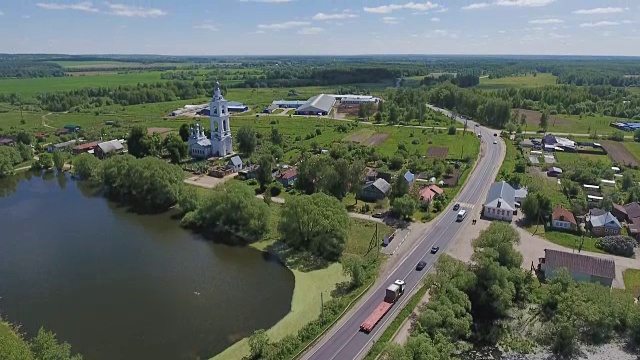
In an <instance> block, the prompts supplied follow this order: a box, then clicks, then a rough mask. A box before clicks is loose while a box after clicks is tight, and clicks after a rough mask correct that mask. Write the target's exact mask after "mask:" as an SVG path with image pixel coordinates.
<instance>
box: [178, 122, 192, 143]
mask: <svg viewBox="0 0 640 360" xmlns="http://www.w3.org/2000/svg"><path fill="white" fill-rule="evenodd" d="M189 132H190V129H189V124H182V125H180V130H179V132H178V133H179V134H180V138H181V139H182V141H189V136H190V135H191V134H190V133H189Z"/></svg>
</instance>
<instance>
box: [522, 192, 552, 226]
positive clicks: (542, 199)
mask: <svg viewBox="0 0 640 360" xmlns="http://www.w3.org/2000/svg"><path fill="white" fill-rule="evenodd" d="M552 211H553V209H552V204H551V199H549V197H548V196H547V195H545V194H543V193H539V192H538V193H532V194H529V196H527V197H526V198H525V199H524V201H523V202H522V213H523V214H524V216H525V217H526V218H527V220H529V221H531V222H532V223H536V222H538V221H539V220H542V221H543V222H544V221H546V219H547V217H548V216H549V215H550V214H551V212H552Z"/></svg>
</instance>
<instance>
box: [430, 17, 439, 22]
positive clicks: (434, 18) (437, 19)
mask: <svg viewBox="0 0 640 360" xmlns="http://www.w3.org/2000/svg"><path fill="white" fill-rule="evenodd" d="M431 21H433V22H438V21H440V18H437V17H432V18H431Z"/></svg>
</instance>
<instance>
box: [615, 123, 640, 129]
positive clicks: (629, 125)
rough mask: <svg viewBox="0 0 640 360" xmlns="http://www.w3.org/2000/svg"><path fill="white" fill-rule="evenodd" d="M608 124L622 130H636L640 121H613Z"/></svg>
mask: <svg viewBox="0 0 640 360" xmlns="http://www.w3.org/2000/svg"><path fill="white" fill-rule="evenodd" d="M610 125H611V126H612V127H614V128H617V129H620V130H622V131H636V130H638V129H640V123H637V122H614V123H611V124H610Z"/></svg>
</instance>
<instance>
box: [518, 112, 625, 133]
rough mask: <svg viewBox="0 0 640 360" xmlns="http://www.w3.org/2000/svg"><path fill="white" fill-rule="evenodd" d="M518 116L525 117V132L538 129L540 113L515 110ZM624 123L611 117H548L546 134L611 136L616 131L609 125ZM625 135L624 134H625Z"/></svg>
mask: <svg viewBox="0 0 640 360" xmlns="http://www.w3.org/2000/svg"><path fill="white" fill-rule="evenodd" d="M517 110H518V111H519V112H520V114H525V115H526V116H527V126H526V129H523V131H524V130H526V131H536V130H538V129H540V117H541V116H542V113H541V112H539V111H534V110H525V109H517ZM616 121H624V119H619V118H615V117H612V116H584V117H582V118H580V117H579V116H573V115H550V116H549V127H548V128H547V132H550V133H553V132H558V133H573V134H593V133H594V132H595V133H596V134H598V135H603V134H611V133H613V132H615V131H616V130H617V129H615V128H613V127H611V126H609V124H610V123H612V122H616ZM625 135H626V134H625Z"/></svg>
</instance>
